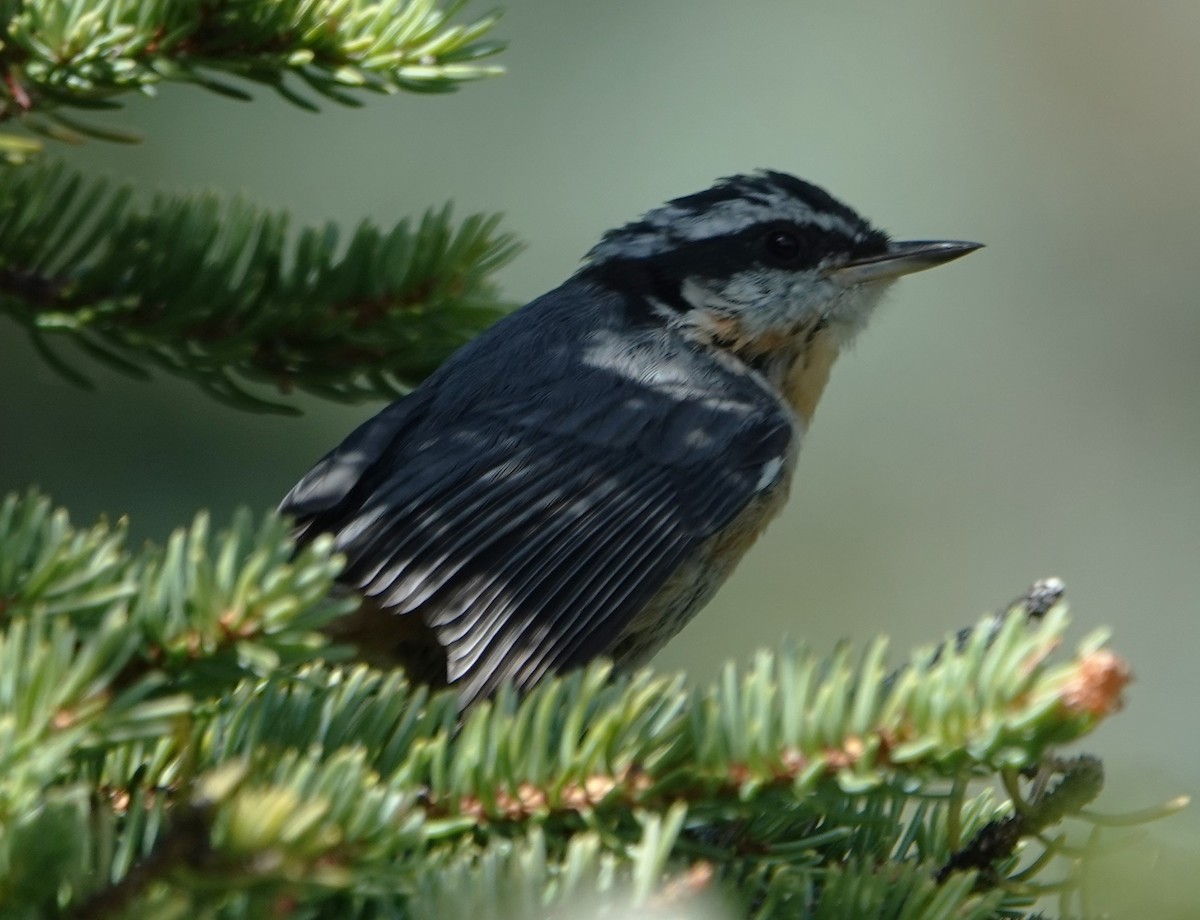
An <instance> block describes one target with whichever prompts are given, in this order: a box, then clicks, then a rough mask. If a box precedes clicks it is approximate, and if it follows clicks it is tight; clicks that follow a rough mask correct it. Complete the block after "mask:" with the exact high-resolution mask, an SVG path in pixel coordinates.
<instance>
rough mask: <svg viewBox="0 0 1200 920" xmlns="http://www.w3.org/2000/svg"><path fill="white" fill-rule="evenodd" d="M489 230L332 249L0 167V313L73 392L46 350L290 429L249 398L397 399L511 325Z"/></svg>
mask: <svg viewBox="0 0 1200 920" xmlns="http://www.w3.org/2000/svg"><path fill="white" fill-rule="evenodd" d="M517 249H518V246H517V244H516V242H515V241H514V240H513V238H512V237H511V236H510V235H509V234H506V233H502V232H500V231H499V230H498V218H497V217H495V216H486V215H478V214H477V215H473V216H471V217H468V218H467V219H466V220H465V221H462V222H461V223H460V224H458V225H457V226H455V225H454V224H453V223H452V222H451V215H450V209H449V207H448V206H447V207H444V208H442V209H440V210H437V211H433V210H430V211H427V212H426V213H425V215H424V217H422V218H421V220H420V221H419V222H418V223H417V224H416V225H415V226H414V225H412V224H410V223H409V222H408V221H407V220H405V221H401V222H400V223H398V224H396V225H395V226H393V227H391V228H390V229H386V230H381V229H378V228H376V227H375V226H373V225H372V224H370V223H367V222H364V223H362V224H360V225H359V227H358V228H357V229H356V230H355V232H354V233H353V235H352V236H351V237H350V239H349V240H348V241H347V242H346V243H345V244H344V245H343V244H341V243H340V242H339V233H338V231H337V228H336V227H334V226H333V225H332V224H327V225H325V226H324V227H320V228H316V227H310V228H305V229H304V230H302V231H301V232H300V233H299V234H298V235H297V236H296V237H295V239H294V240H293V238H292V234H291V233H290V232H289V230H288V217H287V215H286V214H283V213H277V212H268V211H263V210H260V209H257V208H254V207H252V206H250V205H248V204H246V203H244V202H241V201H237V200H234V201H231V202H225V201H222V200H221V199H219V198H217V197H215V196H213V195H203V196H194V197H168V196H164V195H159V196H156V197H155V198H154V199H153V200H152V201H151V202H150V203H149V204H148V205H146V206H143V207H138V206H137V205H135V204H134V195H133V191H132V189H131V188H129V187H128V186H116V187H114V186H112V185H111V184H110V183H107V182H104V181H97V180H85V179H83V178H82V177H81V176H79V175H78V174H75V173H72V172H70V171H69V170H67V169H66V168H65V167H64V166H62V165H61V164H38V165H33V166H22V167H3V166H0V313H4V314H7V315H8V316H9V317H11V318H12V319H14V320H16V321H17V322H18V323H19V324H20V325H22V326H23V327H24V328H25V329H26V330H28V332H29V334H30V335H31V336H32V337H33V340H34V342H35V343H37V344H38V346H39V348H40V350H42V352H43V354H45V355H46V356H47V358H48V359H49V360H51V362H52V365H53V366H55V367H56V368H58V369H60V370H61V371H62V372H63V373H64V374H65V375H66V376H67V377H68V378H69V379H71V380H72V381H73V382H81V378H82V375H81V374H80V372H79V371H78V370H77V369H75V368H73V367H72V366H71V365H69V364H68V363H67V362H66V361H64V360H62V359H60V358H58V357H57V355H56V354H55V351H54V349H53V342H54V340H70V341H72V342H73V343H75V344H76V345H78V346H79V347H80V348H82V349H83V350H84V351H85V352H87V353H88V354H90V355H91V356H92V357H94V358H96V359H97V360H99V361H102V362H104V363H106V364H108V365H109V366H111V367H113V368H114V369H116V370H118V371H121V372H123V373H127V374H133V375H142V374H144V370H143V368H144V366H146V365H151V366H157V367H160V368H163V369H165V370H167V371H169V372H171V373H173V374H176V375H179V376H181V377H184V378H186V379H189V380H192V381H194V382H195V383H197V384H198V385H199V386H200V387H202V388H203V389H204V390H205V391H206V392H208V393H210V394H212V395H213V396H215V397H216V398H218V399H220V400H222V401H224V402H227V403H230V404H232V405H235V406H238V407H240V408H246V409H254V410H267V411H282V412H295V411H296V410H295V408H294V407H292V406H290V405H289V404H287V403H282V402H279V401H277V400H271V399H268V398H266V397H265V396H264V395H262V393H261V392H260V391H256V390H251V389H248V388H247V387H246V384H247V383H250V384H267V385H270V386H273V387H274V388H275V389H276V390H278V391H280V392H284V393H288V392H293V391H297V390H301V391H306V392H309V393H314V394H317V395H319V396H323V397H325V398H330V399H337V400H342V401H351V400H362V399H366V398H385V399H388V398H395V397H396V396H398V395H399V394H401V393H403V392H404V391H405V390H406V388H408V387H410V386H412V385H414V384H415V383H417V382H419V381H420V380H421V379H422V378H423V377H424V376H425V375H427V374H428V373H429V372H430V371H432V370H433V368H435V367H437V365H438V364H439V363H440V362H441V361H442V360H444V359H445V357H446V356H447V355H449V354H450V353H451V352H452V351H453V350H454V349H456V348H458V347H459V346H460V345H462V344H463V343H464V342H466V341H467V340H468V339H469V338H470V337H472V336H473V335H475V334H477V333H478V332H479V331H480V330H482V329H483V328H485V327H486V326H488V325H489V324H490V323H491V322H493V321H494V320H495V319H496V318H497V317H498V316H499V315H501V313H502V312H503V311H504V310H505V309H507V308H508V306H509V305H508V304H505V303H503V302H502V301H500V300H498V298H497V296H496V288H495V284H494V282H493V281H492V280H491V275H492V273H493V272H495V270H496V269H497V268H499V267H500V266H501V265H503V264H504V263H506V262H507V261H508V260H509V259H511V258H512V256H513V255H514V254H515V252H516V251H517Z"/></svg>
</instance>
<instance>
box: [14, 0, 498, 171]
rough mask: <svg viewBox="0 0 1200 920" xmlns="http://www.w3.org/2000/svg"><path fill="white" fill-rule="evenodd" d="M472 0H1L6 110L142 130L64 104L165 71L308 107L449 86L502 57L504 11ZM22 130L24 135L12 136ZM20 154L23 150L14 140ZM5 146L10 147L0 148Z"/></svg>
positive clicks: (69, 136) (63, 132)
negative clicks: (486, 9)
mask: <svg viewBox="0 0 1200 920" xmlns="http://www.w3.org/2000/svg"><path fill="white" fill-rule="evenodd" d="M466 5H467V2H466V0H449V2H440V3H439V2H436V0H375V2H366V0H316V2H313V0H254V2H246V0H236V2H235V0H203V2H201V0H186V2H183V0H100V2H93V3H71V2H65V0H24V2H21V0H7V2H5V3H3V4H0V122H3V121H5V120H9V119H12V120H17V121H19V123H21V124H23V125H24V126H26V127H27V128H29V129H30V130H32V131H35V132H37V133H40V134H45V135H47V136H51V137H56V138H58V139H60V140H66V141H78V140H80V139H81V138H82V137H83V136H96V137H105V138H107V139H109V140H129V139H131V138H129V137H125V136H121V135H120V134H119V133H118V134H114V133H113V132H112V131H111V129H103V128H99V127H97V126H95V125H89V124H88V123H86V122H81V121H79V120H78V119H76V118H74V117H71V116H68V115H67V114H66V113H65V112H64V111H63V109H68V108H76V109H85V110H86V109H110V108H117V107H119V103H118V102H117V101H116V100H117V98H118V97H119V96H121V95H123V94H125V93H129V92H133V91H137V92H142V93H151V92H153V91H154V89H155V88H156V87H157V86H158V85H159V84H160V83H163V82H168V81H170V82H179V83H191V84H194V85H197V86H202V87H204V88H206V89H209V90H212V91H213V92H217V93H220V94H221V95H224V96H229V97H231V98H234V99H249V98H250V95H249V93H248V92H247V91H246V89H245V87H244V84H246V83H250V84H254V83H258V84H262V85H265V86H267V87H269V88H271V89H273V90H275V91H276V92H277V93H279V94H280V95H281V96H283V98H285V99H287V100H289V101H290V102H293V103H295V104H297V105H299V106H302V107H303V108H306V109H309V110H314V111H315V110H316V109H317V105H316V102H315V101H314V96H315V97H316V98H323V99H329V100H332V101H334V102H338V103H341V104H344V105H361V104H362V103H361V98H360V97H361V94H362V93H363V92H375V93H394V92H397V91H400V90H408V91H413V92H446V91H449V90H454V89H456V88H458V87H459V86H460V85H461V84H463V83H464V82H467V81H471V80H478V79H482V78H484V77H489V76H494V75H496V74H499V73H501V72H502V68H500V67H497V66H495V65H491V64H484V63H479V61H480V60H481V59H482V58H486V57H490V56H492V55H494V54H496V53H497V52H499V51H500V50H501V49H502V48H503V43H502V42H498V41H494V40H491V39H488V38H486V36H487V35H488V34H489V33H490V32H492V30H493V27H494V26H495V24H496V20H497V18H498V15H497V14H496V13H494V12H493V13H488V14H486V15H483V16H481V17H479V18H477V19H474V20H467V21H464V22H456V21H455V20H456V19H458V18H459V16H460V14H461V13H462V12H463V9H464V8H465V7H466ZM10 140H11V139H10ZM6 146H8V147H9V148H10V149H9V153H10V154H15V155H17V156H20V155H21V151H20V150H19V149H14V148H13V145H12V144H11V143H10V144H9V145H6ZM0 149H2V148H0Z"/></svg>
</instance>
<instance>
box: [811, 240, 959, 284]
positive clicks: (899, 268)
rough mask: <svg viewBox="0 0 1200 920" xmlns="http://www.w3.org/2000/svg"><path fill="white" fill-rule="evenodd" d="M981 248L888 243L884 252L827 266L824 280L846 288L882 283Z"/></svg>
mask: <svg viewBox="0 0 1200 920" xmlns="http://www.w3.org/2000/svg"><path fill="white" fill-rule="evenodd" d="M981 248H983V243H967V242H963V241H960V240H913V241H911V242H905V243H889V244H888V249H887V252H881V253H879V254H877V255H873V256H866V257H864V258H861V259H854V260H853V261H850V262H842V263H841V264H840V265H831V266H829V267H828V268H827V269H825V277H827V278H836V279H837V280H838V281H842V282H845V283H846V284H860V283H862V282H863V281H883V280H887V279H891V278H899V277H900V276H901V275H910V274H912V273H913V272H923V271H925V269H927V268H933V267H934V266H935V265H942V264H943V263H945V262H952V261H953V260H954V259H957V258H960V257H961V256H965V255H966V254H967V253H969V252H974V251H975V250H976V249H981Z"/></svg>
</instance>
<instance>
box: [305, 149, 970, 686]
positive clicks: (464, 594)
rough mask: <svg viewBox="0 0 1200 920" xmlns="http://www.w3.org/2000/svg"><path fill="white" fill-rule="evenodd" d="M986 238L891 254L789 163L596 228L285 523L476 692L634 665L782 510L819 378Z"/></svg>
mask: <svg viewBox="0 0 1200 920" xmlns="http://www.w3.org/2000/svg"><path fill="white" fill-rule="evenodd" d="M977 248H979V244H977V243H966V242H949V241H937V242H904V243H900V242H894V241H892V240H890V239H889V238H888V237H887V236H886V235H885V234H884V233H882V232H881V231H879V230H876V229H874V228H873V227H872V226H871V225H870V224H869V223H867V221H865V220H864V219H863V218H862V217H860V216H859V215H858V214H856V213H855V212H854V211H852V210H851V209H850V208H848V207H846V206H845V205H843V204H841V203H840V202H839V201H837V200H836V199H834V198H833V197H832V196H830V195H829V194H827V193H826V192H825V191H823V190H822V189H820V188H817V187H816V186H814V185H810V184H809V183H807V182H803V181H801V180H800V179H797V178H795V177H793V176H790V175H786V174H784V173H778V172H759V173H755V174H753V175H747V176H733V177H731V178H728V179H724V180H722V181H720V182H718V183H717V184H716V185H714V186H713V187H712V188H710V189H708V190H706V191H703V192H699V193H697V194H694V195H689V196H687V197H684V198H677V199H675V200H674V201H670V202H668V203H667V204H665V205H663V206H662V207H660V208H658V209H656V210H654V211H651V212H649V213H648V214H646V215H645V216H644V217H642V218H641V219H640V220H637V221H634V222H633V223H629V224H626V225H625V226H623V227H620V228H619V229H616V230H611V231H609V232H608V233H606V234H605V235H604V237H603V239H601V241H600V243H599V244H598V245H597V246H596V247H595V248H593V249H592V250H591V252H590V253H588V255H587V258H586V261H585V263H584V265H583V267H582V268H581V269H580V270H579V271H578V272H576V274H575V275H574V276H572V277H571V278H570V279H568V280H567V281H566V282H565V283H564V284H563V285H562V286H560V287H558V288H556V289H555V290H553V291H551V292H549V293H548V294H545V295H543V296H542V297H539V298H538V299H536V300H534V301H533V302H532V303H529V304H527V305H526V306H524V307H522V308H521V309H519V310H517V311H515V312H514V313H512V314H511V315H509V316H507V317H505V318H504V319H502V320H500V321H499V322H497V323H496V324H495V325H494V326H492V327H491V328H490V329H489V330H488V331H487V332H485V333H484V334H483V335H481V336H479V337H478V338H477V339H475V340H474V341H473V342H471V343H470V344H468V345H466V346H465V347H463V348H462V349H460V350H459V351H458V352H456V353H455V354H454V355H453V356H452V357H451V358H450V359H449V360H448V361H446V362H445V364H443V365H442V366H441V367H440V368H439V369H438V370H437V371H436V372H435V373H434V374H433V375H432V376H430V377H429V378H428V379H427V380H426V381H425V382H424V383H423V384H421V385H420V386H419V387H417V388H416V389H415V390H414V391H413V392H412V393H411V394H410V395H408V396H406V397H404V398H403V399H401V400H400V401H399V402H396V403H394V404H392V405H391V406H389V407H388V408H386V409H384V410H383V411H382V412H380V413H379V414H378V415H377V416H375V417H374V418H373V419H371V420H370V421H368V422H366V423H365V424H364V425H362V426H361V427H359V428H358V429H357V430H356V431H354V432H353V433H352V434H351V435H350V436H349V437H348V438H346V440H345V441H344V442H342V444H341V445H340V446H338V447H337V448H335V449H334V450H333V451H332V452H330V453H329V454H327V455H326V456H325V457H324V458H323V459H322V460H321V461H320V462H319V463H317V465H316V466H315V467H314V468H313V470H312V471H311V472H310V473H309V474H308V475H307V476H305V477H304V479H302V480H301V481H300V483H299V484H297V485H296V486H295V488H293V489H292V491H291V492H290V493H289V494H288V496H287V497H286V498H285V499H284V501H283V504H282V510H283V511H284V512H286V513H287V514H290V515H292V516H294V518H295V520H296V523H297V530H296V533H297V537H298V539H299V540H300V541H306V540H310V539H312V538H313V537H315V536H316V535H317V534H320V533H326V532H328V533H332V534H333V535H334V539H335V542H336V547H337V549H338V551H339V552H341V553H343V554H344V555H345V557H346V565H345V569H344V571H343V573H342V579H343V581H344V582H345V583H346V584H347V585H349V586H350V587H352V588H354V589H357V590H358V591H360V592H361V593H362V594H363V595H364V596H365V598H366V599H367V601H368V603H367V605H366V606H364V610H363V611H360V613H359V614H358V615H357V617H359V619H358V620H355V615H352V617H351V620H350V621H348V622H351V623H352V624H353V623H357V624H358V625H357V626H354V625H351V626H350V627H348V628H347V630H346V633H345V634H347V635H349V636H351V637H352V638H354V639H355V641H356V642H357V643H358V645H359V646H360V649H362V650H363V651H364V653H365V654H366V655H367V656H368V657H371V658H375V659H389V660H397V661H399V662H401V663H404V664H406V665H407V666H408V667H409V668H410V670H411V671H412V672H413V673H414V675H415V676H417V677H418V678H420V679H424V680H432V681H435V682H440V683H449V684H450V685H452V686H455V687H457V688H458V689H459V692H460V695H461V697H462V699H463V700H464V702H469V701H471V700H473V699H475V698H477V697H479V696H482V695H486V694H489V693H491V692H492V691H494V690H495V689H496V687H497V686H498V685H499V684H500V683H501V682H502V681H505V680H511V681H513V682H514V683H515V684H516V685H518V686H519V687H528V686H529V685H531V684H533V683H535V682H536V681H537V680H539V679H540V678H541V677H542V676H543V675H545V674H547V673H549V672H552V671H559V670H562V669H564V668H570V667H573V666H576V665H580V664H582V663H584V662H586V661H588V660H590V659H592V658H595V657H597V656H601V655H608V656H611V657H612V658H613V659H614V661H615V662H616V663H617V664H618V665H619V666H629V665H635V664H638V663H640V662H642V661H644V660H645V659H646V658H648V657H649V656H650V655H652V654H653V653H654V652H655V651H657V650H658V648H659V647H660V646H661V645H662V644H663V643H664V642H666V640H667V639H669V638H670V637H671V636H673V635H674V634H675V633H676V632H678V631H679V629H680V628H681V627H682V626H683V625H684V623H686V622H687V621H688V620H689V619H690V618H691V617H692V615H693V614H695V613H696V611H697V610H698V609H699V608H700V607H701V606H703V604H704V603H705V602H706V601H707V600H708V599H709V598H710V597H711V596H712V595H713V593H714V592H715V591H716V589H717V588H718V587H719V586H720V584H721V583H722V582H723V581H724V580H725V579H726V578H727V577H728V575H729V574H730V572H731V571H732V570H733V568H734V566H735V565H736V564H737V562H738V560H740V559H741V557H742V555H743V554H744V553H745V552H746V550H747V549H748V548H749V547H750V545H751V544H752V543H753V542H754V540H755V538H756V537H757V536H758V535H759V533H761V532H762V530H763V528H764V527H765V526H766V524H767V522H768V521H770V520H771V519H772V518H773V517H775V515H776V514H777V513H778V512H779V510H780V508H781V507H782V506H783V503H784V500H785V498H786V497H787V492H788V486H789V483H790V480H791V476H792V469H793V467H794V466H795V462H796V455H797V452H798V451H799V449H800V442H801V440H802V438H803V436H804V434H805V432H806V430H807V428H808V425H809V422H810V420H811V418H812V414H813V409H814V408H815V406H816V404H817V400H818V399H819V397H820V395H821V391H822V390H823V389H824V387H825V382H826V380H827V379H828V375H829V369H830V366H831V365H832V363H833V361H834V359H835V358H836V357H837V354H838V352H839V351H840V350H841V349H842V348H843V347H845V346H846V344H847V343H848V342H850V340H851V339H853V338H854V336H855V335H856V334H857V333H858V332H859V331H860V330H861V329H862V327H863V325H864V324H865V323H866V321H867V319H868V317H869V316H870V314H871V312H872V310H873V309H874V307H875V305H876V303H877V302H878V300H879V297H880V294H881V293H882V292H883V291H884V289H885V288H886V287H887V286H888V285H889V284H890V283H891V282H892V281H893V280H895V279H896V278H898V277H899V276H901V275H905V274H908V273H910V272H915V271H921V270H922V269H926V268H930V267H932V266H934V265H941V264H942V263H943V262H948V261H950V260H951V259H955V258H958V257H959V256H962V255H965V254H966V253H969V252H971V251H973V250H975V249H977ZM371 611H373V613H372V612H371ZM380 611H382V612H383V613H384V614H387V616H386V617H381V616H380V615H379V613H380ZM364 617H365V618H366V619H362V618H364ZM364 624H366V625H364ZM381 624H388V625H386V626H385V625H381Z"/></svg>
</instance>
